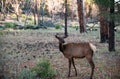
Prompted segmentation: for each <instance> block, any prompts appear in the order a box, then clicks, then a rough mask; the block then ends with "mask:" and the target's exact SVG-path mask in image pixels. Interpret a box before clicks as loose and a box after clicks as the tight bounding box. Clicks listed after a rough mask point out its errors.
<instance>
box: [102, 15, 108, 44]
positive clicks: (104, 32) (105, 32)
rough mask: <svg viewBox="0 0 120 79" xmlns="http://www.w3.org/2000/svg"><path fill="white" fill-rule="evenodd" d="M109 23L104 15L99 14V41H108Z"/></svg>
mask: <svg viewBox="0 0 120 79" xmlns="http://www.w3.org/2000/svg"><path fill="white" fill-rule="evenodd" d="M108 31H109V25H108V22H107V19H106V18H105V16H103V15H100V36H101V37H100V42H101V43H105V42H107V41H108V36H109V33H108Z"/></svg>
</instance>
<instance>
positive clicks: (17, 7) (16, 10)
mask: <svg viewBox="0 0 120 79" xmlns="http://www.w3.org/2000/svg"><path fill="white" fill-rule="evenodd" d="M19 6H20V4H19V3H18V1H17V0H16V2H15V3H14V4H12V7H13V9H14V13H15V15H16V18H17V21H19Z"/></svg>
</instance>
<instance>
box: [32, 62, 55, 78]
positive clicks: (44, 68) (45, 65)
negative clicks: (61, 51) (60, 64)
mask: <svg viewBox="0 0 120 79" xmlns="http://www.w3.org/2000/svg"><path fill="white" fill-rule="evenodd" d="M32 71H33V72H34V73H36V76H37V77H38V78H40V79H48V78H52V77H53V76H54V75H55V70H54V69H53V68H52V67H51V64H50V62H49V61H47V60H43V61H41V62H40V61H39V62H38V63H37V64H36V66H35V67H34V68H32Z"/></svg>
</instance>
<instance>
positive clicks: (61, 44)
mask: <svg viewBox="0 0 120 79" xmlns="http://www.w3.org/2000/svg"><path fill="white" fill-rule="evenodd" d="M59 50H60V51H61V52H63V51H64V50H65V46H64V45H63V43H59Z"/></svg>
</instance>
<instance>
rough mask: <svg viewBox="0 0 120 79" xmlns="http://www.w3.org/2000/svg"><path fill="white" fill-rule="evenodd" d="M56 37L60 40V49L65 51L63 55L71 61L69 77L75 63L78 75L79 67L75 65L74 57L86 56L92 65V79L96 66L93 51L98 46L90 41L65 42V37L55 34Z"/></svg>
mask: <svg viewBox="0 0 120 79" xmlns="http://www.w3.org/2000/svg"><path fill="white" fill-rule="evenodd" d="M55 37H56V38H57V39H58V40H59V50H60V51H61V52H62V53H63V55H64V56H65V57H66V58H67V59H68V61H69V73H68V77H70V72H71V64H73V67H74V69H75V75H76V76H77V69H76V67H75V63H74V59H73V58H86V59H87V60H88V62H89V64H90V66H91V75H90V79H92V76H93V73H94V68H95V65H94V62H93V59H92V57H93V53H94V52H95V50H96V47H95V46H94V45H93V44H92V43H89V42H82V43H67V44H65V41H64V38H65V37H58V36H57V35H55Z"/></svg>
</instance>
